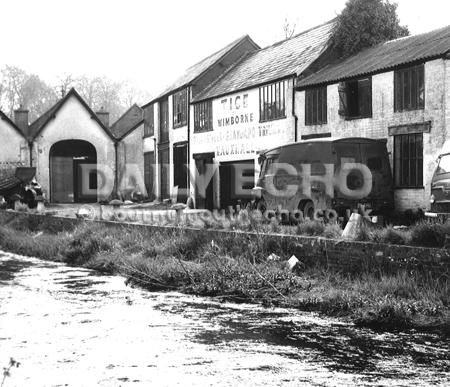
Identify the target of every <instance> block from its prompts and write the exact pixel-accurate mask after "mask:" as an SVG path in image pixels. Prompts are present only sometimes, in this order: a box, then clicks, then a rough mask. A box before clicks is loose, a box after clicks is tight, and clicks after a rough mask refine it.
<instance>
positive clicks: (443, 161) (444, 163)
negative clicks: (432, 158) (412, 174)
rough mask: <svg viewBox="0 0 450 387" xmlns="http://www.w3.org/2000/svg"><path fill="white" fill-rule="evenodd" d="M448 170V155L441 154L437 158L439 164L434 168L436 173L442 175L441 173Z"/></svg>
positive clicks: (449, 169)
mask: <svg viewBox="0 0 450 387" xmlns="http://www.w3.org/2000/svg"><path fill="white" fill-rule="evenodd" d="M449 172H450V155H443V156H442V157H441V158H440V159H439V164H438V167H437V170H436V173H437V174H439V175H442V174H443V173H449Z"/></svg>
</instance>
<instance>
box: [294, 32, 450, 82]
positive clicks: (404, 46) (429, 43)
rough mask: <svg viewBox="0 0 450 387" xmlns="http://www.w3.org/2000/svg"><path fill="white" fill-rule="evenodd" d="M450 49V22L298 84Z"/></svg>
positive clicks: (428, 56)
mask: <svg viewBox="0 0 450 387" xmlns="http://www.w3.org/2000/svg"><path fill="white" fill-rule="evenodd" d="M449 50H450V26H448V27H444V28H440V29H438V30H434V31H431V32H427V33H424V34H420V35H415V36H409V37H406V38H401V39H397V40H391V41H388V42H385V43H381V44H378V45H377V46H375V47H372V48H368V49H366V50H363V51H361V52H359V53H358V54H356V55H354V56H352V57H350V58H348V59H345V60H344V61H342V62H340V63H337V64H332V65H329V66H327V67H324V68H322V69H321V70H320V71H318V72H316V73H314V74H312V75H310V76H308V77H306V78H304V79H299V80H298V82H297V87H299V88H305V87H308V86H313V85H319V84H330V83H336V82H339V81H342V80H344V79H349V78H355V77H360V76H364V75H370V74H375V73H380V72H385V71H389V70H392V69H394V68H396V67H400V66H402V65H407V64H412V63H419V62H424V61H427V60H432V59H436V58H439V57H443V56H445V55H446V54H447V53H448V52H449Z"/></svg>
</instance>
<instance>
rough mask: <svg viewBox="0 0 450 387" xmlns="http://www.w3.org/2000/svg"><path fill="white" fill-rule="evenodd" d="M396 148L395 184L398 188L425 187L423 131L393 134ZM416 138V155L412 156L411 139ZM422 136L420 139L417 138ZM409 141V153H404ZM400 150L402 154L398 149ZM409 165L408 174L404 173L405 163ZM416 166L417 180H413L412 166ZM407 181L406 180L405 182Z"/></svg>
mask: <svg viewBox="0 0 450 387" xmlns="http://www.w3.org/2000/svg"><path fill="white" fill-rule="evenodd" d="M393 137H394V140H393V148H394V157H393V159H394V163H393V164H394V186H395V188H396V189H408V188H410V189H423V170H424V168H423V133H422V132H419V133H417V132H415V133H405V134H396V135H394V136H393ZM412 138H413V139H414V147H415V148H414V156H413V157H411V155H410V153H411V143H412V142H411V139H412ZM418 138H420V141H417V139H418ZM405 141H406V142H407V144H406V145H407V149H408V155H407V156H404V155H403V150H404V146H405ZM398 150H400V154H398V153H397V151H398ZM405 162H406V163H407V165H408V175H407V176H406V178H405V175H404V170H403V168H404V163H405ZM412 165H413V166H414V168H415V182H412V176H414V175H412V174H411V166H412ZM404 181H405V182H404Z"/></svg>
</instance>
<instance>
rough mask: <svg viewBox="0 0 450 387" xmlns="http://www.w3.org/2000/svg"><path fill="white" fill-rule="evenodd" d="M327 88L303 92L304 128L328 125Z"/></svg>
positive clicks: (314, 88)
mask: <svg viewBox="0 0 450 387" xmlns="http://www.w3.org/2000/svg"><path fill="white" fill-rule="evenodd" d="M327 98H328V94H327V86H319V87H313V88H310V89H306V90H305V126H311V125H326V124H327V123H328V114H327V109H328V101H327Z"/></svg>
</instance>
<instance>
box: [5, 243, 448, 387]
mask: <svg viewBox="0 0 450 387" xmlns="http://www.w3.org/2000/svg"><path fill="white" fill-rule="evenodd" d="M10 357H13V358H14V359H16V360H17V361H19V362H20V363H21V364H20V367H19V368H13V369H12V370H11V376H10V377H7V378H6V379H5V381H4V387H11V386H20V387H23V386H86V387H92V386H97V385H99V386H177V385H179V386H202V387H203V386H302V385H306V386H309V385H311V386H354V385H358V386H359V385H368V386H380V385H392V386H411V385H422V386H430V385H447V386H448V385H450V340H449V339H445V340H443V339H440V338H439V337H438V336H435V335H422V334H411V333H409V334H391V333H389V334H387V333H386V334H377V333H375V332H372V331H370V330H366V329H358V328H355V327H354V326H352V325H351V324H347V323H343V322H342V321H339V320H336V319H328V318H323V317H320V316H318V315H316V314H313V313H304V312H298V311H295V310H288V309H265V308H262V307H257V306H254V305H247V304H240V305H235V304H224V303H220V302H217V301H215V300H212V299H208V298H201V297H191V296H186V295H182V294H178V293H150V292H146V291H143V290H140V289H136V288H135V289H133V288H130V287H127V286H126V285H125V283H124V279H123V278H121V277H113V276H99V275H98V274H97V273H95V272H93V271H90V270H85V269H80V268H73V267H68V266H65V265H62V264H58V263H51V262H46V261H41V260H38V259H33V258H25V257H20V256H16V255H12V254H7V253H1V252H0V367H4V366H7V365H8V362H9V358H10ZM0 385H1V376H0Z"/></svg>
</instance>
